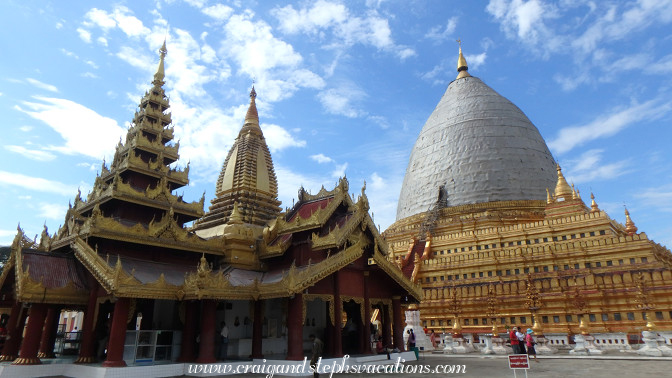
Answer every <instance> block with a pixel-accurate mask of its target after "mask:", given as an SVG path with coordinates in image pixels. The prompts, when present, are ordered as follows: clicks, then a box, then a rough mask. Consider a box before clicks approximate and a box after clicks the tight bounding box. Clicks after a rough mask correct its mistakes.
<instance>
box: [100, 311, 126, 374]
mask: <svg viewBox="0 0 672 378" xmlns="http://www.w3.org/2000/svg"><path fill="white" fill-rule="evenodd" d="M130 304H131V299H130V298H119V299H117V302H116V303H115V304H114V312H113V313H112V325H111V326H110V337H109V342H108V344H107V345H108V346H107V359H105V361H104V362H103V367H124V366H126V361H124V341H126V328H127V326H126V324H127V321H128V308H129V306H130Z"/></svg>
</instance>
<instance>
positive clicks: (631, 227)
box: [625, 207, 637, 235]
mask: <svg viewBox="0 0 672 378" xmlns="http://www.w3.org/2000/svg"><path fill="white" fill-rule="evenodd" d="M625 232H626V233H627V234H628V235H634V234H635V233H636V232H637V226H635V222H633V221H632V219H631V218H630V212H629V211H628V208H627V207H625Z"/></svg>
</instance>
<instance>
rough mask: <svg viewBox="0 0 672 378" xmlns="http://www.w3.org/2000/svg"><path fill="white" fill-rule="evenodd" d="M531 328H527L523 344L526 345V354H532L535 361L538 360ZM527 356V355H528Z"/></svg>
mask: <svg viewBox="0 0 672 378" xmlns="http://www.w3.org/2000/svg"><path fill="white" fill-rule="evenodd" d="M532 332H533V331H532V328H528V329H527V335H525V346H526V347H527V355H528V356H530V357H531V356H534V360H535V361H536V362H539V360H538V359H537V351H536V350H534V344H536V342H535V341H534V337H532ZM528 358H529V357H528Z"/></svg>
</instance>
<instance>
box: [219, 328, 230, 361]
mask: <svg viewBox="0 0 672 378" xmlns="http://www.w3.org/2000/svg"><path fill="white" fill-rule="evenodd" d="M220 328H221V331H219V337H220V354H219V356H220V357H222V361H226V357H227V356H228V354H229V327H227V326H226V322H222V323H221V324H220ZM222 355H224V356H222Z"/></svg>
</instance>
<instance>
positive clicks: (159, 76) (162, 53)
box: [152, 38, 168, 87]
mask: <svg viewBox="0 0 672 378" xmlns="http://www.w3.org/2000/svg"><path fill="white" fill-rule="evenodd" d="M166 54H168V49H166V39H165V38H164V39H163V45H161V48H160V49H159V67H158V68H157V69H156V73H155V74H154V81H153V82H152V84H154V85H156V86H158V87H160V86H163V84H165V82H164V81H163V79H164V78H165V77H166V74H165V71H164V68H163V60H164V58H165V57H166Z"/></svg>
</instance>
